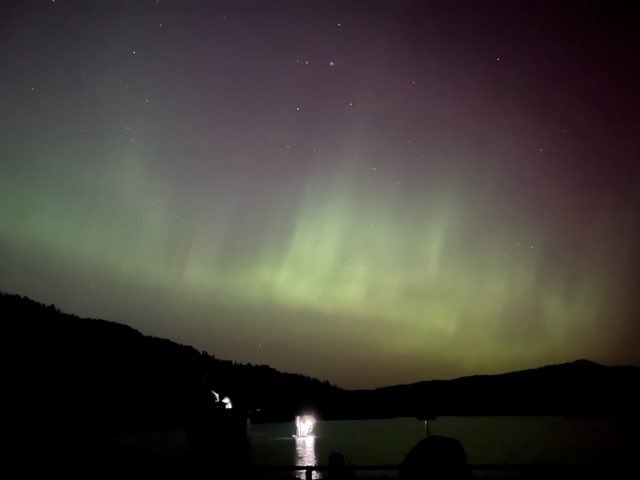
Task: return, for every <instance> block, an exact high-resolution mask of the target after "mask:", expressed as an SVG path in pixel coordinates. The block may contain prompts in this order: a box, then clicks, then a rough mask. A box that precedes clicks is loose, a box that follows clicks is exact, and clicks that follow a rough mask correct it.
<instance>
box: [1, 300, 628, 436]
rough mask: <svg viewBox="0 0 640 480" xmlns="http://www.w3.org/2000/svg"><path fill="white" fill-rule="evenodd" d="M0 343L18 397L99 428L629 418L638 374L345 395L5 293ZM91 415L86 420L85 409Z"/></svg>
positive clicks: (485, 379) (558, 368) (596, 369)
mask: <svg viewBox="0 0 640 480" xmlns="http://www.w3.org/2000/svg"><path fill="white" fill-rule="evenodd" d="M0 305H1V307H0V311H1V312H2V317H3V319H4V322H3V323H4V329H5V335H4V338H5V339H6V340H5V341H6V342H8V344H9V345H10V348H11V349H12V350H13V352H14V354H13V355H12V357H11V358H12V365H14V366H15V369H14V372H16V373H18V374H19V375H18V376H19V379H18V380H20V381H21V382H26V384H27V385H25V392H26V391H31V392H37V393H35V395H36V399H37V402H38V404H39V408H40V409H41V411H43V410H46V409H48V408H53V407H54V406H55V408H56V411H57V412H66V414H68V415H70V416H77V415H78V412H84V413H86V414H87V415H89V417H90V418H91V419H92V420H91V421H92V422H98V423H100V424H103V425H104V426H105V427H109V428H112V429H115V428H140V427H144V426H147V425H158V424H162V425H167V426H171V425H180V424H184V423H185V422H188V421H190V420H191V418H190V417H192V416H193V415H198V411H199V407H200V408H205V405H207V404H208V403H209V402H210V401H211V397H212V395H211V390H215V391H217V392H218V393H220V395H222V396H229V397H230V398H231V399H232V401H233V403H234V405H235V407H236V408H237V409H238V410H241V411H244V412H247V413H248V414H249V416H250V417H251V419H252V421H254V422H255V421H284V420H291V419H292V418H293V416H294V415H296V414H297V413H299V412H301V411H306V410H309V411H314V412H316V413H317V414H319V415H320V416H321V417H323V418H335V419H339V418H377V417H392V416H418V417H420V416H424V415H427V416H429V415H435V416H437V415H511V414H534V415H536V414H537V415H542V414H560V415H586V416H603V415H604V416H606V415H616V414H624V415H629V414H634V415H635V412H636V410H637V409H636V406H637V405H638V404H640V394H639V393H638V391H639V389H638V387H639V386H640V368H639V367H605V366H603V365H599V364H597V363H594V362H590V361H587V360H579V361H576V362H572V363H566V364H561V365H552V366H547V367H542V368H537V369H532V370H525V371H520V372H512V373H506V374H502V375H483V376H480V375H479V376H472V377H464V378H459V379H455V380H446V381H444V380H433V381H426V382H419V383H416V384H411V385H398V386H392V387H385V388H379V389H375V390H358V391H347V390H343V389H340V388H338V387H336V386H334V385H331V384H330V383H329V382H327V381H324V382H323V381H320V380H317V379H314V378H309V377H306V376H303V375H298V374H291V373H282V372H279V371H277V370H275V369H273V368H271V367H268V366H265V365H252V364H240V363H236V362H233V361H229V360H221V359H218V358H216V357H215V356H214V355H211V354H209V353H206V352H200V351H198V350H196V349H194V348H193V347H189V346H184V345H180V344H177V343H175V342H172V341H169V340H166V339H161V338H156V337H151V336H145V335H143V334H141V333H140V332H138V331H137V330H134V329H133V328H131V327H128V326H125V325H121V324H118V323H114V322H107V321H104V320H94V319H84V318H79V317H77V316H74V315H69V314H65V313H61V312H60V311H59V310H58V309H56V308H55V306H53V305H48V306H46V305H43V304H40V303H37V302H34V301H32V300H30V299H28V298H25V297H20V296H17V295H7V294H2V295H0ZM86 410H90V412H85V411H86Z"/></svg>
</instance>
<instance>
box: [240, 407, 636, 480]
mask: <svg viewBox="0 0 640 480" xmlns="http://www.w3.org/2000/svg"><path fill="white" fill-rule="evenodd" d="M637 427H638V425H637V423H636V424H635V425H632V424H630V423H628V422H626V421H624V420H609V419H608V420H591V419H589V420H586V419H568V418H564V417H439V418H437V419H436V420H435V421H431V422H429V428H430V432H431V434H437V435H446V436H449V437H454V438H456V439H458V440H459V441H460V442H461V443H462V446H463V447H464V449H465V452H466V453H467V459H468V461H469V463H472V464H483V463H540V464H549V463H563V464H564V463H570V464H576V463H588V462H597V461H607V460H608V459H612V458H614V456H615V455H616V454H617V453H618V452H619V451H620V450H621V449H629V442H636V446H635V447H633V450H634V451H637V448H636V447H637V446H638V445H637V440H636V439H635V437H634V433H637ZM294 430H295V427H294V423H293V421H292V422H290V423H270V424H262V425H253V426H252V427H251V429H250V440H251V454H252V461H253V463H254V464H255V465H326V464H327V463H328V457H329V454H330V453H331V452H333V451H339V452H342V454H343V455H344V456H345V458H346V460H347V462H349V463H351V464H400V463H401V462H402V459H403V458H404V456H405V455H406V454H407V452H408V451H409V450H410V449H411V447H412V446H413V445H415V444H416V443H417V442H418V441H419V440H420V439H422V438H424V436H425V426H424V422H421V421H418V420H417V419H415V418H395V419H383V420H340V421H337V420H336V421H319V422H318V423H317V424H316V428H315V436H314V437H310V438H294V437H293V436H292V435H293V433H294ZM300 477H304V475H303V474H302V473H301V474H300ZM315 478H319V475H316V476H315Z"/></svg>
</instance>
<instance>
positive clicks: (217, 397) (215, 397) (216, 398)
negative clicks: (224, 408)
mask: <svg viewBox="0 0 640 480" xmlns="http://www.w3.org/2000/svg"><path fill="white" fill-rule="evenodd" d="M211 393H212V394H213V398H214V399H215V400H216V403H218V402H219V401H220V395H218V392H216V391H215V390H211Z"/></svg>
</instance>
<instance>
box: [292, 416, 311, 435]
mask: <svg viewBox="0 0 640 480" xmlns="http://www.w3.org/2000/svg"><path fill="white" fill-rule="evenodd" d="M315 424H316V419H315V418H314V417H313V415H297V416H296V437H310V436H313V427H314V426H315Z"/></svg>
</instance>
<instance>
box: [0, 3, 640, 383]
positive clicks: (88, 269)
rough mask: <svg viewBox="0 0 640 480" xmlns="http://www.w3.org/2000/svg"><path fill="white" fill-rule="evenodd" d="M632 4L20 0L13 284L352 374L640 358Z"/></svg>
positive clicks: (10, 257)
mask: <svg viewBox="0 0 640 480" xmlns="http://www.w3.org/2000/svg"><path fill="white" fill-rule="evenodd" d="M632 18H633V17H632V15H631V14H630V3H629V8H628V7H627V4H626V3H623V2H609V3H607V4H606V5H605V3H604V2H564V3H563V4H562V6H559V5H554V4H552V2H549V4H544V3H541V2H495V1H493V2H314V1H311V2H294V1H291V2H277V1H273V2H270V1H261V2H242V1H228V2H222V1H220V2H204V1H202V2H196V1H170V0H159V1H156V0H148V1H147V0H140V1H135V2H125V1H106V0H105V1H92V2H83V1H79V0H78V1H71V0H69V1H65V0H56V1H55V2H52V1H44V0H43V1H32V2H22V1H6V2H3V3H2V4H1V6H0V62H1V63H0V64H1V65H2V75H1V77H0V105H1V107H2V108H1V111H0V127H1V128H0V290H3V291H7V292H11V293H20V294H22V295H28V296H31V297H33V298H34V299H37V300H40V301H44V302H53V303H56V305H58V306H59V307H60V308H62V309H63V310H66V311H69V312H73V313H77V314H80V315H86V316H92V317H102V318H106V319H110V320H114V321H119V322H123V323H127V324H129V325H132V326H133V327H135V328H138V329H140V330H141V331H143V332H144V333H148V334H153V335H157V336H165V337H168V338H171V339H173V340H176V341H179V342H182V343H187V344H192V345H194V346H196V347H198V348H202V349H206V350H208V351H209V352H211V353H213V354H215V355H216V356H219V357H222V358H230V359H233V360H236V361H243V362H252V363H266V364H269V365H271V366H273V367H275V368H278V369H281V370H284V371H292V372H299V373H304V374H307V375H313V376H317V377H319V378H323V379H325V378H326V379H329V380H330V381H331V382H335V383H337V384H338V385H340V386H344V387H348V388H351V387H369V386H380V385H387V384H392V383H402V382H412V381H418V380H423V379H430V378H449V377H454V376H459V375H463V374H472V373H493V372H499V371H506V370H512V369H516V368H527V367H535V366H538V365H541V364H545V363H552V362H560V361H569V360H573V359H576V358H582V357H586V358H590V359H593V360H596V361H601V362H605V363H633V364H638V363H640V354H639V353H638V349H637V343H638V340H640V325H639V324H638V320H639V317H638V315H639V313H640V300H639V298H638V291H640V248H639V246H640V162H639V159H640V137H639V135H638V132H640V100H639V95H638V85H640V63H639V62H638V53H639V51H640V47H639V45H640V43H639V42H638V40H639V38H638V36H639V34H638V31H637V29H636V28H635V25H634V22H633V20H632Z"/></svg>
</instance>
